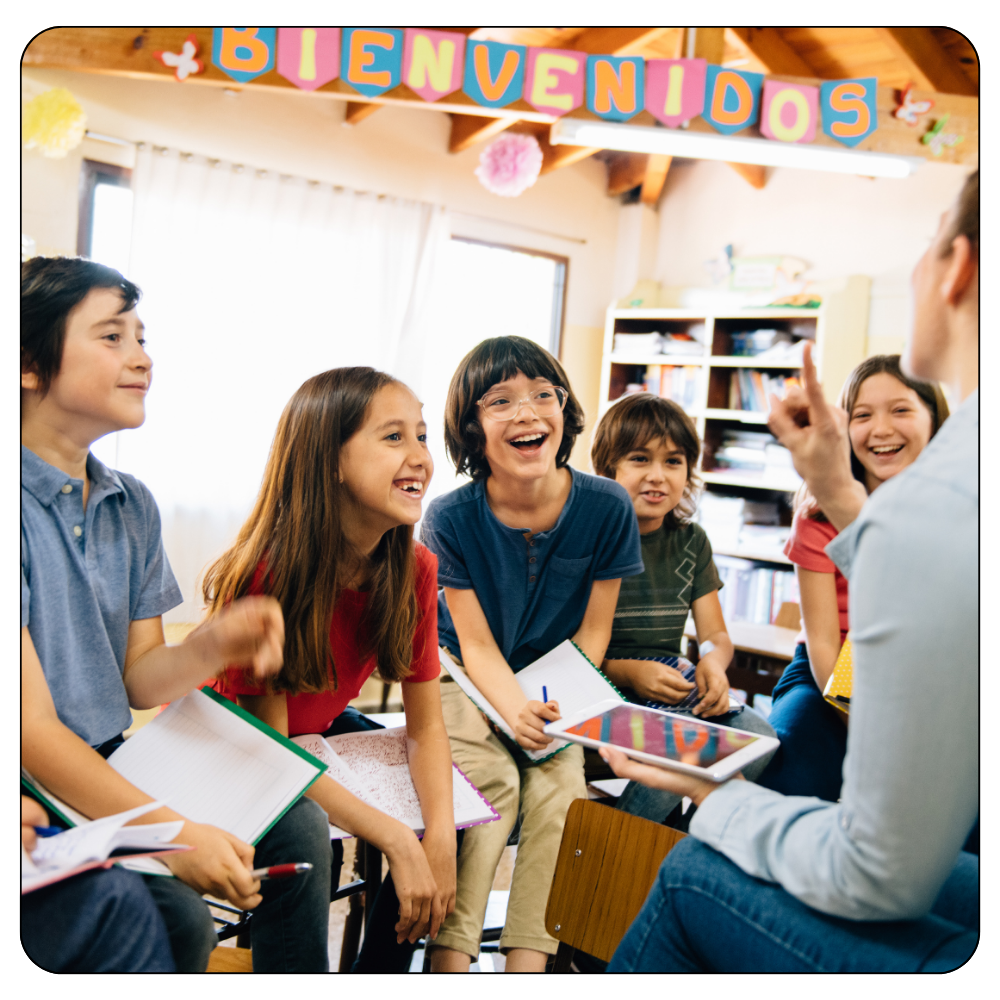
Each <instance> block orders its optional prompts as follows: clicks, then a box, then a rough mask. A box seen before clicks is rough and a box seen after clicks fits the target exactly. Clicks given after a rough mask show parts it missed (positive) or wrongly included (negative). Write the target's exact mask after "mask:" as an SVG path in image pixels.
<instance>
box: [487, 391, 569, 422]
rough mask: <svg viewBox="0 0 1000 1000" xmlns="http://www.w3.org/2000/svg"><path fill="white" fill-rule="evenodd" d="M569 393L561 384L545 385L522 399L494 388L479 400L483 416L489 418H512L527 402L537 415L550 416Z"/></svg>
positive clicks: (562, 404)
mask: <svg viewBox="0 0 1000 1000" xmlns="http://www.w3.org/2000/svg"><path fill="white" fill-rule="evenodd" d="M568 398H569V393H568V392H567V391H566V390H565V389H564V388H563V387H562V386H561V385H547V386H544V387H543V388H541V389H536V390H535V391H534V392H531V393H528V395H527V396H525V397H524V399H515V398H514V397H513V395H512V394H511V393H509V392H504V391H503V390H502V389H496V390H494V391H493V392H488V393H486V395H485V396H483V398H482V399H480V400H479V405H480V406H481V407H482V408H483V413H484V415H485V416H487V417H489V418H490V420H503V421H506V420H513V419H514V418H515V417H516V416H517V415H518V413H519V412H520V411H521V407H522V406H524V404H525V403H527V404H528V405H529V406H530V407H531V408H532V410H534V411H535V414H536V415H537V416H539V417H551V416H554V415H555V414H556V413H558V412H559V411H560V410H561V409H563V407H565V405H566V400H567V399H568Z"/></svg>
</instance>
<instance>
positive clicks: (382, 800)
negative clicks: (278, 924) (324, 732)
mask: <svg viewBox="0 0 1000 1000" xmlns="http://www.w3.org/2000/svg"><path fill="white" fill-rule="evenodd" d="M292 742H293V743H297V744H298V745H299V746H300V747H302V749H303V750H306V751H308V752H309V753H311V754H312V755H313V756H314V757H316V758H318V759H319V760H321V761H322V762H323V763H324V764H325V765H326V768H327V774H329V775H330V777H331V778H333V780H334V781H336V782H337V783H338V784H341V785H343V786H344V787H345V788H346V789H347V790H348V791H349V792H351V793H352V794H353V795H356V796H357V797H358V798H359V799H361V800H362V801H363V802H367V803H368V805H370V806H374V807H375V808H376V809H379V810H381V811H382V812H384V813H387V814H388V815H389V816H392V817H393V819H398V820H399V821H400V822H401V823H405V824H406V825H407V826H408V827H410V829H411V830H413V831H414V832H415V833H416V834H417V836H418V837H419V836H422V835H423V832H424V818H423V814H422V813H421V811H420V799H419V798H418V796H417V790H416V788H415V787H414V784H413V778H412V777H411V776H410V764H409V760H408V758H407V752H406V727H405V726H399V727H397V728H395V729H374V730H367V731H365V732H360V733H345V734H343V735H342V736H331V737H329V738H328V739H324V738H323V737H322V736H319V735H317V734H311V735H309V736H293V737H292ZM452 767H453V768H454V770H453V772H452V783H451V785H452V798H453V802H454V808H455V827H456V828H457V829H460V830H461V829H464V828H465V827H468V826H478V825H479V824H480V823H492V822H493V821H494V820H497V819H499V818H500V814H499V813H498V812H497V811H496V810H495V809H494V808H493V806H491V805H490V803H489V802H487V801H486V799H484V798H483V796H482V795H481V794H480V792H479V790H478V789H477V788H476V786H475V785H473V784H472V782H471V781H469V779H468V778H467V777H466V776H465V775H464V774H463V773H462V771H461V769H460V768H459V767H458V766H457V765H455V764H453V765H452ZM330 835H331V836H332V837H333V838H334V839H337V838H344V837H350V836H353V835H352V834H350V833H348V832H347V831H346V830H341V829H340V827H337V826H334V825H333V824H331V825H330Z"/></svg>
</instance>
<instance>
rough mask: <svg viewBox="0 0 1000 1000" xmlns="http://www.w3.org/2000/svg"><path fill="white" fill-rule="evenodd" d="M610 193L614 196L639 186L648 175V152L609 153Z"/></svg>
mask: <svg viewBox="0 0 1000 1000" xmlns="http://www.w3.org/2000/svg"><path fill="white" fill-rule="evenodd" d="M606 155H607V157H608V159H607V164H608V195H609V196H614V195H618V194H624V193H625V192H626V191H631V190H632V188H634V187H638V186H639V185H640V184H641V183H642V182H643V178H644V177H645V176H646V164H647V162H648V161H649V154H648V153H608V154H606Z"/></svg>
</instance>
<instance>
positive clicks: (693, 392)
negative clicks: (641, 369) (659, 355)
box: [659, 365, 701, 410]
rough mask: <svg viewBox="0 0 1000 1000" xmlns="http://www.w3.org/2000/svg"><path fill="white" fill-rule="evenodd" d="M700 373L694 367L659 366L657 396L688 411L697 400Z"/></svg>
mask: <svg viewBox="0 0 1000 1000" xmlns="http://www.w3.org/2000/svg"><path fill="white" fill-rule="evenodd" d="M700 371H701V369H700V368H698V367H697V366H695V365H661V366H660V389H659V395H661V396H662V397H663V398H664V399H670V400H672V401H673V402H675V403H677V404H678V405H679V406H682V407H683V408H684V409H685V410H690V409H691V408H693V407H694V405H695V402H696V400H697V398H698V376H699V373H700Z"/></svg>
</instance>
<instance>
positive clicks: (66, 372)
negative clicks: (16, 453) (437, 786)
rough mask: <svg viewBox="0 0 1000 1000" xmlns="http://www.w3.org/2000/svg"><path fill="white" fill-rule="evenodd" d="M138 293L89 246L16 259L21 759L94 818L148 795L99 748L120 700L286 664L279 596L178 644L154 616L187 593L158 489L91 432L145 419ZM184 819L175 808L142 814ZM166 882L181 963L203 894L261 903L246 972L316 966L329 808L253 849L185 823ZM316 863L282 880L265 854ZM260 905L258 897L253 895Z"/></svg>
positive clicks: (321, 957)
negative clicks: (87, 254) (116, 460)
mask: <svg viewBox="0 0 1000 1000" xmlns="http://www.w3.org/2000/svg"><path fill="white" fill-rule="evenodd" d="M139 295H140V292H139V289H138V288H137V287H136V286H135V285H134V284H132V283H131V282H129V281H127V280H125V279H124V278H123V277H122V276H121V275H120V274H119V273H118V272H117V271H114V270H112V269H111V268H108V267H104V266H103V265H101V264H96V263H94V262H92V261H88V260H84V259H82V258H58V257H57V258H40V257H36V258H34V259H33V260H30V261H28V262H27V263H25V264H22V266H21V626H22V627H21V761H22V764H23V766H24V767H25V768H26V769H27V770H28V771H29V772H30V773H31V774H32V775H33V776H34V777H35V778H37V779H38V780H39V781H40V782H41V783H42V784H43V785H45V786H46V787H47V788H48V789H50V790H51V791H52V792H53V793H54V794H56V795H57V796H59V798H61V799H63V800H65V801H66V802H67V803H69V804H70V805H71V806H73V807H74V808H75V809H77V810H79V811H80V812H81V813H83V814H84V815H86V816H89V817H91V818H94V819H96V818H98V817H100V816H106V815H109V814H111V813H117V812H122V811H124V810H126V809H131V808H133V807H134V806H137V805H140V804H142V803H145V802H150V801H152V800H151V798H150V797H149V796H148V795H146V794H144V793H143V792H142V791H140V790H139V789H138V788H136V787H135V786H133V785H132V784H130V783H129V782H128V781H126V780H125V779H124V778H123V777H122V776H121V775H119V774H118V773H117V772H116V771H115V770H114V769H113V768H112V767H111V766H110V765H109V764H108V763H107V762H106V760H105V758H106V757H107V756H108V755H109V754H110V753H111V752H112V751H113V750H114V749H115V747H116V746H118V745H119V744H120V743H121V740H122V735H121V734H122V732H123V730H124V729H126V728H127V727H128V725H129V724H130V721H131V715H130V712H129V707H130V706H131V707H132V708H137V709H143V708H152V707H155V706H157V705H160V704H162V703H164V702H167V701H171V700H173V699H175V698H179V697H181V696H182V695H184V694H185V693H187V692H188V691H189V690H191V689H192V688H193V687H195V686H196V685H198V684H199V683H200V682H201V681H203V680H204V679H205V678H206V677H209V676H211V675H213V674H214V673H216V672H217V671H218V670H219V669H221V668H222V667H223V666H225V665H226V664H234V663H239V664H242V665H244V666H246V667H252V668H253V670H254V671H255V672H256V674H257V675H258V676H259V677H261V678H263V677H265V676H268V675H270V674H273V673H275V672H277V671H278V670H279V669H280V666H281V662H282V655H283V644H284V627H283V622H282V617H281V610H280V608H279V607H278V605H277V602H275V601H274V600H273V599H272V598H267V597H257V598H247V599H244V600H242V601H236V602H234V603H233V604H232V606H231V607H230V608H229V609H228V610H227V611H226V612H225V613H223V614H222V615H220V616H217V617H216V618H214V619H213V620H211V621H210V622H208V623H206V624H205V625H203V626H202V627H201V628H199V629H197V630H196V631H195V632H193V633H192V634H191V635H190V636H189V637H188V639H187V640H186V641H185V642H184V643H182V644H181V645H180V646H167V645H165V643H164V638H163V627H162V618H161V616H162V615H163V613H164V612H165V611H168V610H169V609H170V608H173V607H176V606H177V605H178V604H179V603H180V602H181V594H180V591H179V589H178V587H177V583H176V581H175V580H174V576H173V573H172V572H171V569H170V565H169V563H168V562H167V557H166V554H165V553H164V551H163V544H162V542H161V539H160V518H159V512H158V510H157V507H156V503H155V501H154V500H153V497H152V495H151V494H150V493H149V491H148V490H147V489H146V487H145V486H143V484H142V483H140V482H139V481H138V480H136V479H134V478H133V477H132V476H129V475H126V474H125V473H121V472H114V471H112V470H110V469H108V468H106V467H105V466H104V465H102V464H101V463H100V462H99V461H97V459H95V458H94V456H93V455H92V454H90V445H91V444H92V443H93V442H94V441H96V440H97V439H98V438H100V437H102V436H104V435H105V434H109V433H112V432H114V431H118V430H122V429H125V428H130V427H138V426H139V425H140V424H141V423H142V422H143V420H144V418H145V410H144V401H145V395H146V392H147V391H148V389H149V385H150V379H151V370H152V362H151V361H150V359H149V356H148V355H147V354H146V352H145V349H144V343H145V341H144V339H143V329H144V328H143V325H142V323H141V321H140V320H139V318H138V316H137V315H136V311H135V307H136V303H137V301H138V299H139ZM171 819H184V817H182V816H179V815H178V814H177V813H176V812H174V811H173V810H172V809H169V808H163V809H158V810H156V811H155V812H152V813H147V814H146V815H145V816H143V817H142V818H141V819H139V820H138V821H137V822H140V823H156V822H162V821H165V820H171ZM178 840H179V842H181V843H185V844H189V845H191V846H193V847H195V848H196V850H194V851H192V852H190V853H184V854H180V855H177V856H176V857H173V858H169V859H168V861H167V864H168V865H169V867H170V868H171V870H172V872H173V874H174V875H175V876H176V877H175V878H165V877H157V876H146V877H145V879H146V886H147V889H148V891H149V893H150V894H151V895H152V897H153V900H154V902H155V903H156V905H157V907H158V908H159V910H160V913H161V915H162V916H163V918H164V922H165V924H166V927H167V933H168V935H169V937H170V944H171V950H172V952H173V955H174V961H175V964H176V967H177V970H178V971H181V972H184V971H202V970H204V968H205V966H206V964H207V961H208V955H209V953H210V952H211V950H212V948H213V947H214V944H215V935H214V931H213V921H212V917H211V915H210V913H209V911H208V907H207V905H206V903H205V902H204V901H203V900H202V899H201V894H202V893H211V894H212V895H213V896H216V897H219V898H225V899H228V900H229V901H230V902H231V903H233V904H234V905H236V906H240V907H242V908H245V909H252V908H256V914H255V916H254V920H253V921H252V923H251V927H252V929H253V930H252V935H253V957H254V969H255V970H256V971H317V972H318V971H325V970H326V968H327V925H328V919H329V891H330V885H329V881H330V875H329V873H330V858H331V852H330V845H329V832H328V827H327V822H326V817H325V815H324V814H323V812H322V810H321V809H319V807H318V806H316V804H315V803H313V802H311V801H310V800H308V799H302V800H300V801H299V802H298V803H297V804H296V805H295V807H294V808H293V809H291V810H290V811H289V812H288V813H287V814H286V815H285V817H284V818H283V819H282V820H281V822H279V823H278V824H276V826H275V827H274V828H273V830H272V831H271V832H270V833H269V834H268V835H267V836H266V837H264V839H263V840H261V841H260V843H259V844H258V846H257V848H256V852H255V850H254V848H253V847H250V846H249V845H248V844H245V843H243V842H242V841H240V840H237V838H236V837H233V836H232V835H231V834H228V833H226V832H225V831H223V830H219V829H217V828H216V827H212V826H208V825H206V824H203V823H195V822H193V821H191V820H185V822H184V827H183V829H182V831H181V833H180V835H179V837H178ZM287 861H310V862H312V863H313V865H314V866H315V867H314V870H313V871H312V872H310V873H308V874H307V875H305V876H300V877H298V878H294V879H288V880H285V881H278V882H268V883H265V884H264V885H263V886H261V883H260V882H258V881H257V880H255V879H253V878H251V876H250V870H251V868H252V867H253V864H254V862H256V864H257V865H268V864H277V863H280V862H287ZM258 904H259V905H258Z"/></svg>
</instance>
